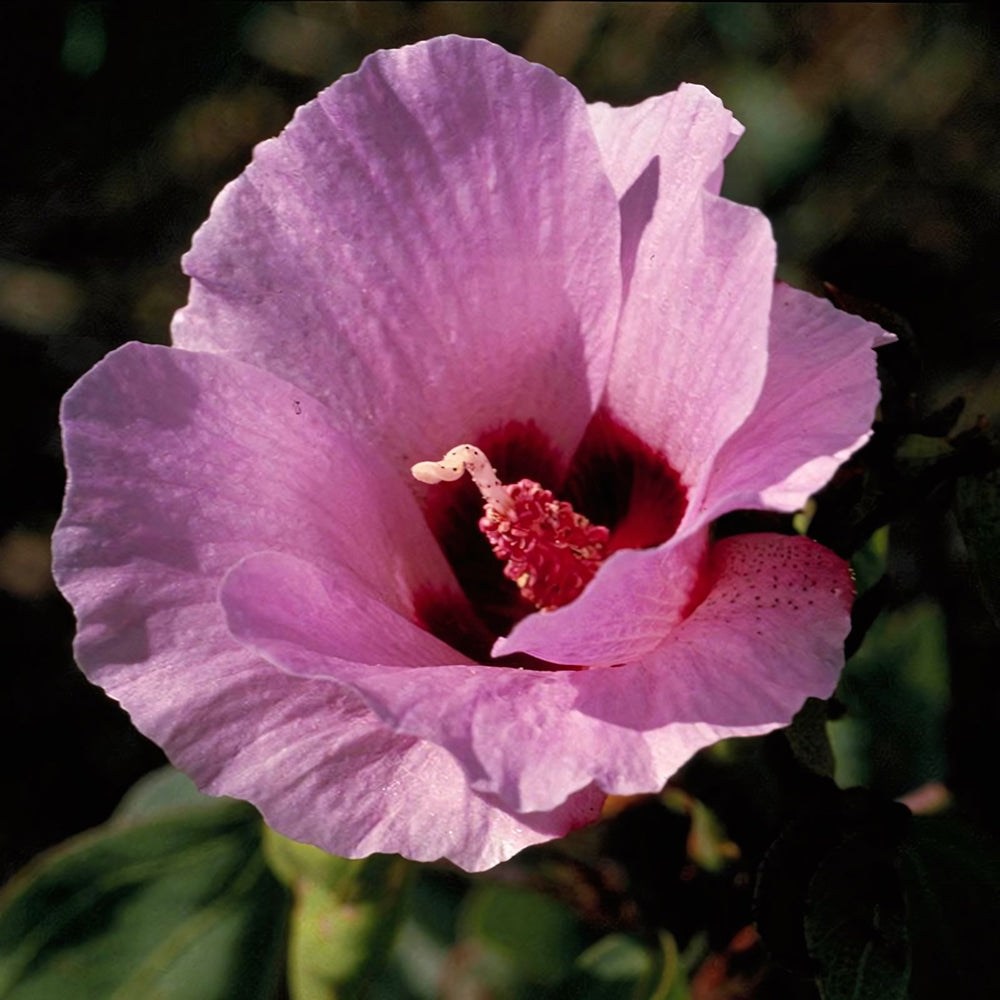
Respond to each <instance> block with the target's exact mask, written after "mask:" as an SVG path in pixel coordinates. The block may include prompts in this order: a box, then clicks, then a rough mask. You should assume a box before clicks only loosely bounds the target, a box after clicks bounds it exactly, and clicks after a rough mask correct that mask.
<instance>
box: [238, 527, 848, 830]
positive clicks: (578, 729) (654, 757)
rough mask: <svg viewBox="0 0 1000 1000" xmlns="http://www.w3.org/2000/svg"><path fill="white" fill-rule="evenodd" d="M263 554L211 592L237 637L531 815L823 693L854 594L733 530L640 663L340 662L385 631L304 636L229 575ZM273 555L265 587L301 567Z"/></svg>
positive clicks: (667, 765)
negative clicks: (452, 761)
mask: <svg viewBox="0 0 1000 1000" xmlns="http://www.w3.org/2000/svg"><path fill="white" fill-rule="evenodd" d="M264 558H265V557H263V556H261V557H254V558H253V559H250V560H247V561H246V562H245V563H244V564H242V566H241V567H238V568H237V569H235V570H234V571H233V573H232V574H231V575H230V577H229V578H228V579H227V584H226V588H225V589H224V591H223V603H224V604H225V606H226V608H227V612H228V615H229V620H230V623H231V624H232V625H233V626H234V630H235V631H236V633H237V634H238V638H239V639H240V641H242V642H244V643H246V644H247V645H248V647H250V648H251V649H253V650H254V651H255V652H257V653H259V654H260V655H262V656H264V657H266V658H268V659H271V660H272V661H273V662H275V663H276V664H278V665H280V666H281V667H282V668H283V669H286V670H293V671H294V672H295V673H296V674H298V675H305V674H308V675H309V676H313V677H319V676H323V677H327V678H329V679H330V681H333V682H340V683H343V684H347V685H349V686H350V687H351V688H352V689H353V690H354V691H356V692H357V693H358V694H359V695H360V696H361V697H363V698H364V699H365V701H366V703H367V704H368V705H369V706H370V707H371V708H372V709H373V710H374V711H375V712H376V713H377V714H378V715H379V717H380V718H381V719H382V720H383V722H384V723H385V724H386V725H388V726H390V727H391V728H393V729H394V730H395V731H396V732H398V733H408V734H412V735H417V736H420V737H421V738H424V739H427V740H429V741H432V742H435V743H438V744H439V745H441V746H443V747H445V748H446V749H447V750H448V751H449V752H450V753H452V754H453V755H454V757H455V758H456V759H457V760H458V761H459V763H460V764H461V766H462V768H463V770H464V772H465V775H466V778H467V780H469V781H470V783H471V785H472V787H473V788H475V789H476V790H478V791H479V792H481V793H483V794H487V795H491V796H496V797H497V798H498V799H499V801H502V802H503V803H504V804H505V805H506V806H507V807H508V808H510V809H513V810H529V811H531V812H545V811H547V810H550V809H553V808H556V807H558V806H559V805H560V804H561V803H563V802H566V801H567V800H568V799H569V797H571V796H572V795H573V794H574V793H575V792H578V791H582V790H585V789H588V788H591V787H592V786H593V785H596V786H598V787H600V788H601V789H603V790H604V791H606V792H609V793H616V794H631V793H637V792H652V791H656V790H657V789H659V788H660V787H661V785H662V784H663V783H664V782H665V781H666V779H667V778H668V777H669V776H670V775H671V774H672V773H673V772H674V771H675V770H676V769H677V768H678V767H680V766H681V764H683V763H684V761H685V760H687V759H688V758H689V757H690V756H691V754H693V753H694V752H695V751H696V750H698V749H700V748H701V747H704V746H707V745H708V744H710V743H712V742H714V741H716V740H718V739H721V738H723V737H727V736H739V735H743V736H746V735H753V734H758V733H763V732H767V731H769V730H771V729H774V728H776V727H778V726H782V725H786V724H787V723H788V722H789V720H790V719H791V717H792V715H793V714H794V713H795V711H796V710H797V709H798V708H799V707H800V706H801V704H802V702H803V701H804V700H805V698H806V697H808V696H810V695H813V696H816V697H826V696H828V695H829V694H830V692H831V691H832V690H833V687H834V685H835V684H836V679H837V676H838V673H839V670H840V667H841V666H842V665H843V641H844V638H845V636H846V634H847V630H848V627H849V608H850V602H851V596H852V591H851V583H850V577H849V572H848V569H847V566H846V564H845V563H844V562H842V561H841V560H840V559H838V558H837V557H836V556H834V555H833V554H832V553H831V552H829V551H828V550H826V549H824V548H822V547H821V546H819V545H816V544H815V543H814V542H811V541H809V540H807V539H802V538H787V537H784V536H778V535H749V536H741V537H738V538H731V539H726V540H724V541H722V542H720V543H719V544H718V545H717V546H716V547H715V549H714V550H713V553H712V561H711V574H712V585H711V589H710V591H709V594H708V596H707V597H706V599H705V600H704V601H703V602H702V603H701V604H700V605H699V606H698V608H696V609H695V610H694V612H693V613H692V614H691V615H690V616H689V617H688V618H687V619H685V621H684V622H682V623H681V624H680V625H678V626H677V627H675V628H674V629H672V630H671V631H670V632H669V635H668V636H667V637H666V639H665V641H664V642H663V643H662V644H661V645H660V646H659V648H658V649H656V650H655V651H654V652H653V653H651V654H650V655H649V656H647V657H646V658H644V659H643V660H641V661H639V662H636V663H629V664H626V665H624V666H621V667H614V668H603V669H602V668H592V669H589V670H580V671H560V672H546V671H531V670H519V669H514V668H508V667H501V666H480V665H462V664H443V665H430V666H408V667H403V666H392V665H385V664H384V663H380V662H378V661H379V656H378V655H375V656H369V657H368V660H367V661H366V662H363V663H359V662H351V661H350V659H349V657H350V655H351V653H352V650H353V649H355V648H356V647H357V644H358V643H361V644H362V645H363V646H364V647H365V648H366V649H368V650H369V651H370V650H371V649H372V646H373V644H377V643H385V642H386V640H384V639H379V638H375V637H371V636H368V635H363V636H359V635H351V629H350V627H349V625H347V626H346V627H345V623H341V622H337V624H336V627H330V628H328V629H326V630H325V631H324V632H323V634H322V638H321V639H320V640H318V641H317V638H316V636H315V633H314V630H313V627H312V624H311V622H310V623H309V624H307V625H306V624H303V621H302V619H301V618H300V617H299V616H298V615H295V614H291V615H289V614H287V613H286V612H285V611H284V610H283V609H282V606H278V607H275V606H273V605H271V604H269V603H268V601H267V599H266V595H267V593H268V589H267V587H266V579H262V578H259V577H258V579H257V580H256V581H254V582H253V583H252V585H243V584H244V582H243V581H240V579H239V577H240V575H241V574H242V573H259V572H260V571H265V575H266V571H267V570H269V569H271V570H273V569H275V568H279V566H278V564H277V563H275V562H273V561H272V562H270V563H269V564H268V563H265V562H261V561H259V560H263V559H264ZM285 568H286V569H288V570H289V572H287V573H285V574H283V575H277V576H275V577H274V578H273V583H274V584H275V586H285V587H296V586H297V584H296V581H297V580H304V579H307V577H306V576H305V575H304V574H299V573H297V572H294V567H292V566H290V565H289V564H288V562H287V560H285ZM341 582H343V581H341ZM337 583H338V581H336V580H334V579H332V578H328V580H327V582H326V584H325V586H324V587H323V588H322V592H323V593H325V594H326V595H327V599H328V601H329V604H328V607H327V610H326V613H327V614H329V615H331V616H333V615H335V614H336V606H337V604H338V603H339V601H340V600H341V599H342V598H343V596H344V595H343V593H342V592H338V589H337ZM301 586H302V587H303V593H305V592H306V589H307V588H306V585H301ZM324 617H325V616H324V615H323V614H322V613H321V614H317V616H316V621H317V622H321V621H322V620H323V618H324ZM359 628H360V629H361V630H362V631H367V629H366V627H365V626H364V625H361V626H359ZM296 647H297V648H296Z"/></svg>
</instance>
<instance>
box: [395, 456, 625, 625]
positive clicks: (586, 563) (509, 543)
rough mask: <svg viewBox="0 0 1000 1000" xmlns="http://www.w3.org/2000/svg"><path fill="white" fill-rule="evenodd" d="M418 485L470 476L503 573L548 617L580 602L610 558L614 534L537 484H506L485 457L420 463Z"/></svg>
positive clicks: (482, 521) (482, 527) (482, 524)
mask: <svg viewBox="0 0 1000 1000" xmlns="http://www.w3.org/2000/svg"><path fill="white" fill-rule="evenodd" d="M410 471H411V472H412V474H413V476H414V478H415V479H418V480H420V482H422V483H428V484H434V483H441V482H454V481H455V480H457V479H459V478H461V476H462V475H463V474H464V473H466V472H468V474H469V477H470V478H471V479H472V481H473V483H475V484H476V486H477V487H478V489H479V492H480V494H481V495H482V498H483V516H482V517H481V518H480V519H479V530H480V531H482V532H483V534H484V535H485V536H486V538H487V540H488V541H489V543H490V546H491V547H492V549H493V553H494V554H495V555H496V556H497V558H499V559H501V560H503V562H504V569H503V573H504V576H506V577H507V578H508V579H510V580H513V581H514V582H515V583H516V584H517V586H518V587H519V588H520V591H521V594H522V595H523V596H524V597H525V599H526V600H528V601H530V602H531V603H532V604H534V605H535V607H537V608H539V609H540V610H542V611H551V610H553V609H555V608H558V607H561V606H562V605H564V604H568V603H569V602H570V601H572V600H574V598H576V597H577V596H579V594H580V592H581V591H582V590H583V588H584V587H585V586H586V585H587V584H588V583H589V582H590V580H591V578H592V577H593V576H594V574H595V573H596V572H597V568H598V567H599V566H600V564H601V561H602V560H603V558H604V555H605V549H606V545H607V541H608V529H607V528H605V527H602V526H600V525H594V524H591V523H590V522H589V521H588V520H587V518H585V517H584V516H583V515H582V514H578V513H576V511H574V510H573V508H572V507H571V506H570V505H569V504H568V503H566V501H564V500H557V499H556V498H555V497H554V496H553V494H552V493H551V491H549V490H547V489H545V488H543V487H542V486H541V485H540V484H539V483H536V482H534V481H533V480H531V479H522V480H520V481H519V482H516V483H511V484H505V483H502V482H501V481H500V478H499V477H498V476H497V473H496V470H495V469H494V468H493V466H492V465H491V464H490V461H489V459H488V458H487V457H486V455H485V454H484V453H483V451H482V450H481V449H479V448H477V447H475V445H471V444H460V445H458V446H457V447H455V448H452V449H451V451H449V452H448V453H447V454H446V455H445V456H444V458H443V459H441V461H440V462H418V463H417V464H416V465H414V466H413V468H412V469H411V470H410Z"/></svg>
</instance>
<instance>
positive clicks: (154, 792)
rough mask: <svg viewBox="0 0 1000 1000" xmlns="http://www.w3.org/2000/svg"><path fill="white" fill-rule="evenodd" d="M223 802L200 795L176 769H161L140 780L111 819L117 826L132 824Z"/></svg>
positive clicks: (186, 777)
mask: <svg viewBox="0 0 1000 1000" xmlns="http://www.w3.org/2000/svg"><path fill="white" fill-rule="evenodd" d="M220 801H222V800H220V799H218V798H214V797H213V796H211V795H204V794H202V793H201V792H199V791H198V789H197V787H196V786H195V783H194V782H193V781H192V780H191V779H190V778H189V777H188V776H187V775H186V774H182V773H181V772H180V771H178V770H177V769H176V768H173V767H161V768H159V770H156V771H153V772H152V773H150V774H147V775H146V776H145V777H144V778H140V779H139V780H138V781H137V782H136V783H135V784H134V785H133V786H132V787H131V788H130V789H129V790H128V791H127V792H126V793H125V796H124V798H123V799H122V800H121V802H120V803H119V805H118V808H117V809H116V810H115V812H114V815H113V816H112V817H111V819H112V822H114V823H115V824H120V823H123V822H128V823H131V822H133V821H136V820H146V819H150V818H151V817H153V816H161V815H163V814H164V813H169V812H173V811H175V810H177V809H187V808H190V807H196V806H207V807H208V808H213V807H216V806H217V805H218V803H219V802H220ZM225 801H232V800H231V799H227V800H225Z"/></svg>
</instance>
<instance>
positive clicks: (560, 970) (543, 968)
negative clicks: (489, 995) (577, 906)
mask: <svg viewBox="0 0 1000 1000" xmlns="http://www.w3.org/2000/svg"><path fill="white" fill-rule="evenodd" d="M461 924H462V931H463V936H464V937H466V938H474V939H477V940H478V941H480V942H482V943H483V944H485V945H487V946H488V948H489V949H490V950H491V951H492V952H494V953H495V954H497V955H498V956H501V957H502V958H503V960H504V962H505V963H507V964H509V965H510V966H511V968H512V969H513V970H514V972H515V976H516V978H517V979H518V980H521V981H525V982H529V983H536V984H551V983H555V982H558V981H559V980H560V979H562V978H563V977H565V976H566V975H567V974H568V973H569V972H570V970H571V969H572V967H573V963H574V961H575V960H576V957H577V955H579V953H580V951H581V950H582V948H583V939H582V935H581V931H580V927H579V924H578V922H577V920H576V917H575V915H574V914H573V911H572V910H570V909H569V907H567V906H565V905H564V904H563V903H560V902H559V901H558V900H555V899H551V898H550V897H548V896H543V895H541V894H540V893H538V892H534V891H531V890H529V889H523V888H520V887H517V886H511V885H497V884H484V885H482V886H479V887H478V888H476V889H475V890H474V891H473V892H472V893H471V894H470V896H469V898H468V900H467V901H466V905H465V908H464V910H463V913H462V918H461Z"/></svg>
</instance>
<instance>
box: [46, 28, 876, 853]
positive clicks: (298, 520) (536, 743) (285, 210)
mask: <svg viewBox="0 0 1000 1000" xmlns="http://www.w3.org/2000/svg"><path fill="white" fill-rule="evenodd" d="M740 132H741V127H740V126H739V124H738V123H737V122H736V121H735V120H734V119H733V117H732V115H731V114H730V113H729V112H728V111H727V110H726V109H725V108H724V107H723V105H722V104H721V102H720V101H719V100H718V99H717V98H715V97H714V96H713V95H712V94H711V93H709V92H708V91H706V90H705V89H703V88H701V87H698V86H692V85H684V86H682V87H681V88H680V89H679V90H677V91H675V92H673V93H669V94H665V95H663V96H660V97H654V98H651V99H650V100H648V101H645V102H644V103H642V104H640V105H638V106H636V107H631V108H611V107H608V106H606V105H590V106H588V105H587V104H586V103H585V102H584V101H583V99H582V98H581V96H580V94H579V93H578V92H577V91H576V90H575V89H574V87H573V86H571V85H570V84H569V83H567V82H566V81H565V80H563V79H560V78H559V77H557V76H555V75H554V74H553V73H551V72H550V71H549V70H547V69H544V68H542V67H540V66H536V65H532V64H530V63H527V62H524V61H523V60H521V59H519V58H517V57H515V56H512V55H510V54H508V53H507V52H505V51H503V50H502V49H500V48H498V47H496V46H494V45H492V44H490V43H488V42H484V41H477V40H471V39H464V38H457V37H448V38H438V39H434V40H432V41H429V42H425V43H421V44H418V45H414V46H411V47H408V48H404V49H400V50H396V51H385V52H379V53H376V54H375V55H373V56H371V57H370V58H369V59H368V60H366V62H365V63H364V65H363V66H362V67H361V69H360V70H359V71H358V72H357V73H355V74H353V75H350V76H347V77H344V78H343V79H341V80H340V81H338V82H337V83H336V84H334V85H333V86H332V87H330V88H329V89H327V90H325V91H323V92H322V93H321V94H320V95H319V96H318V97H317V98H316V99H315V100H314V101H312V102H310V103H308V104H306V105H305V106H304V107H302V108H300V109H299V110H298V112H297V113H296V115H295V117H294V119H293V121H292V122H291V124H290V125H289V126H288V127H287V128H286V129H285V131H284V132H283V133H282V134H281V135H280V136H279V137H278V138H276V139H273V140H270V141H268V142H265V143H263V144H261V145H260V146H259V147H258V148H257V150H256V151H255V154H254V157H253V162H252V163H251V164H250V166H249V167H248V168H247V169H246V171H245V172H244V173H243V174H242V175H241V176H240V177H238V178H237V179H236V180H235V181H233V182H232V183H231V184H230V185H229V186H228V187H226V188H225V190H223V192H222V193H221V194H220V195H219V197H218V199H217V201H216V203H215V205H214V206H213V208H212V212H211V215H210V217H209V219H208V221H207V222H206V223H205V224H204V225H203V226H202V228H201V229H200V230H199V231H198V233H197V234H196V236H195V238H194V242H193V246H192V248H191V250H190V252H189V253H188V254H187V255H186V257H185V258H184V268H185V270H186V272H187V273H188V274H189V275H190V278H191V292H190V300H189V302H188V304H187V306H186V307H185V308H184V309H182V310H181V311H180V312H179V313H178V314H177V316H176V318H175V321H174V324H173V330H172V335H173V346H172V347H169V348H168V347H156V346H150V345H145V344H136V343H132V344H126V345H125V346H124V347H122V348H120V349H119V350H117V351H115V352H113V353H112V354H110V355H109V356H108V357H107V358H106V359H105V360H104V361H102V362H101V363H100V364H99V365H97V367H96V368H94V369H93V370H92V371H91V372H89V373H88V374H87V375H86V376H85V377H84V378H83V379H82V380H81V381H80V382H79V383H78V384H77V385H76V386H75V387H74V388H73V389H72V390H71V391H70V393H69V394H68V395H67V397H66V400H65V403H64V407H63V413H62V421H63V428H64V433H65V449H66V456H67V463H68V467H69V474H70V478H69V487H68V492H67V497H66V504H65V509H64V512H63V516H62V519H61V521H60V523H59V526H58V529H57V532H56V538H55V565H56V572H57V578H58V581H59V585H60V587H61V588H62V591H63V593H64V594H65V595H66V596H67V597H68V599H69V600H70V602H71V603H72V605H73V607H74V609H75V611H76V615H77V619H78V639H77V646H76V653H77V658H78V661H79V663H80V666H81V667H82V668H83V670H84V671H85V672H86V674H87V675H88V676H89V677H90V678H91V679H92V680H93V681H94V682H95V683H97V684H99V685H100V686H101V687H102V688H104V689H105V690H106V691H107V692H108V693H109V694H110V695H111V696H112V697H113V698H115V699H117V700H118V701H119V702H121V704H122V705H123V706H124V707H125V709H126V710H127V711H128V712H129V714H130V715H131V717H132V719H133V720H134V722H135V724H136V726H138V728H139V729H140V730H141V731H142V732H143V733H145V734H146V735H148V736H149V737H151V738H152V739H153V740H155V741H156V742H157V743H158V744H159V745H160V746H162V747H163V748H164V749H165V750H166V752H167V754H168V755H169V757H170V759H171V760H172V762H173V763H174V764H176V765H177V767H179V768H181V769H182V770H184V771H185V772H187V773H188V774H190V775H191V776H192V778H194V780H195V781H196V782H197V783H198V785H199V786H200V787H201V788H202V789H204V790H206V791H208V792H210V793H213V794H225V795H232V796H236V797H239V798H242V799H247V800H249V801H250V802H252V803H254V804H255V805H256V806H257V807H258V808H259V809H260V811H261V813H262V814H263V815H264V817H265V819H266V820H267V821H268V823H270V824H271V825H272V826H273V827H275V828H276V829H277V830H278V831H279V832H281V833H283V834H286V835H287V836H289V837H292V838H294V839H296V840H301V841H306V842H309V843H312V844H316V845H318V846H320V847H322V848H324V849H325V850H327V851H330V852H332V853H335V854H342V855H347V856H351V857H356V856H360V855H365V854H368V853H371V852H375V851H386V852H400V853H402V854H404V855H406V856H408V857H410V858H416V859H434V858H439V857H447V858H450V859H451V860H453V861H454V862H456V863H457V864H459V865H461V866H462V867H463V868H466V869H470V870H476V869H483V868H487V867H489V866H492V865H494V864H496V863H497V862H499V861H502V860H503V859H505V858H507V857H509V856H510V855H512V854H513V853H515V852H516V851H518V850H520V849H521V848H523V847H525V846H527V845H529V844H533V843H537V842H539V841H544V840H548V839H551V838H554V837H558V836H560V835H562V834H564V833H566V832H567V831H569V830H572V829H573V828H575V827H578V826H580V825H582V824H585V823H588V822H590V821H592V820H594V819H595V818H596V817H597V816H598V815H599V813H600V810H601V807H602V804H603V802H604V800H605V797H606V796H607V795H608V794H631V793H640V792H655V791H658V790H659V789H660V788H661V787H662V785H663V784H664V782H665V781H666V780H667V779H668V778H669V777H670V776H671V775H672V774H673V773H674V772H675V771H676V770H677V769H678V768H679V767H680V766H681V765H682V764H683V763H684V762H685V761H687V760H688V759H689V758H690V757H691V755H692V754H694V753H695V752H696V751H697V750H699V749H700V748H702V747H705V746H707V745H709V744H711V743H713V742H714V741H716V740H719V739H721V738H724V737H729V736H741V735H752V734H759V733H764V732H767V731H769V730H771V729H774V728H775V727H778V726H782V725H785V724H787V723H788V722H789V720H790V719H791V717H792V715H793V714H794V713H795V712H796V711H797V710H798V708H799V707H800V706H801V705H802V703H803V701H804V700H805V698H806V697H808V696H810V695H812V696H817V697H826V696H828V695H829V694H830V693H831V692H832V690H833V688H834V685H835V684H836V681H837V677H838V673H839V671H840V669H841V667H842V665H843V641H844V638H845V635H846V633H847V630H848V617H849V609H850V604H851V599H852V586H851V581H850V577H849V573H848V569H847V566H846V565H845V563H844V562H843V561H842V560H840V559H839V558H837V557H836V556H834V555H833V554H832V553H830V552H829V551H827V550H825V549H824V548H822V547H820V546H819V545H817V544H815V543H813V542H811V541H810V540H808V539H805V538H798V537H788V536H783V535H771V534H753V535H743V536H737V537H730V538H727V539H725V540H723V541H719V542H713V541H712V537H711V535H710V526H711V524H712V522H713V521H714V520H715V519H716V518H718V517H719V516H720V515H721V514H724V513H726V512H728V511H732V510H736V509H761V510H772V511H783V512H789V511H794V510H796V509H798V508H800V507H801V506H802V505H803V504H804V503H805V502H806V500H807V498H808V497H809V496H810V494H812V493H814V492H815V491H816V490H818V489H819V488H820V487H822V486H823V485H824V484H825V483H826V482H827V481H828V479H829V478H830V476H831V475H832V474H833V472H834V470H835V469H836V468H837V467H838V465H839V464H840V463H841V462H842V461H843V460H844V459H845V458H846V457H847V456H848V455H850V454H851V453H852V452H853V451H854V450H855V449H857V448H858V447H859V446H860V445H861V444H863V443H864V441H865V440H866V439H867V437H868V434H869V432H870V425H871V422H872V418H873V415H874V411H875V406H876V402H877V399H878V383H877V380H876V376H875V358H874V352H873V350H872V348H873V346H875V345H877V344H879V343H882V342H885V341H886V340H887V339H888V337H887V335H886V334H885V333H884V332H883V331H882V330H880V329H879V328H878V327H876V326H874V325H872V324H870V323H867V322H865V321H863V320H861V319H859V318H857V317H855V316H851V315H848V314H845V313H842V312H839V311H838V310H836V309H835V308H834V307H833V306H832V305H830V304H829V303H827V302H825V301H823V300H821V299H818V298H815V297H813V296H811V295H808V294H806V293H804V292H801V291H796V290H795V289H792V288H789V287H787V286H785V285H783V284H780V283H778V284H776V283H775V246H774V241H773V238H772V235H771V229H770V226H769V224H768V222H767V220H766V219H765V218H764V216H763V215H762V214H761V213H760V212H758V211H756V210H755V209H752V208H748V207H746V206H743V205H739V204H735V203H734V202H731V201H729V200H727V199H725V198H722V197H720V195H719V188H720V184H721V179H722V164H723V160H724V158H725V156H726V155H727V153H728V152H729V151H730V150H731V148H732V147H733V145H734V144H735V143H736V141H737V138H738V137H739V135H740Z"/></svg>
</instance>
